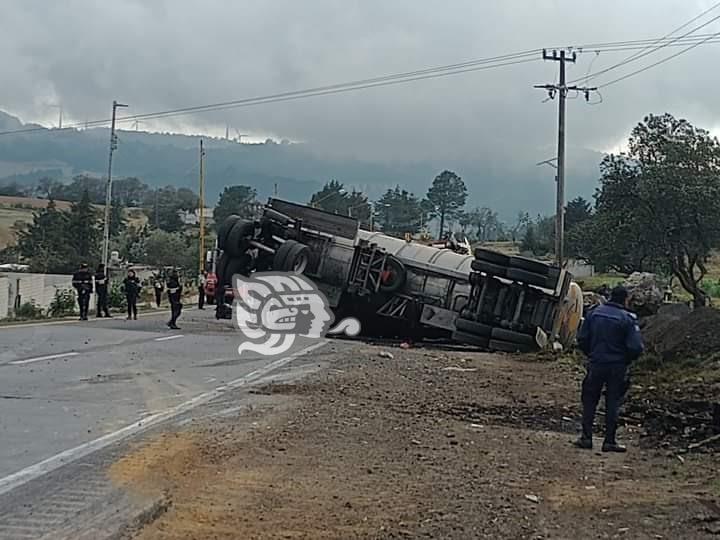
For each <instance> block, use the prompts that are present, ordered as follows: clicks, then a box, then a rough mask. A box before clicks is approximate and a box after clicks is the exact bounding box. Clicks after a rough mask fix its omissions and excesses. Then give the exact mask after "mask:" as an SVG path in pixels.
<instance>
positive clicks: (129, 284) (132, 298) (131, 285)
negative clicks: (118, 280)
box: [123, 270, 142, 321]
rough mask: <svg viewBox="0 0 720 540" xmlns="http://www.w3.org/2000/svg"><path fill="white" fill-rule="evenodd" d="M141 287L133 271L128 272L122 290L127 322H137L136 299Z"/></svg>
mask: <svg viewBox="0 0 720 540" xmlns="http://www.w3.org/2000/svg"><path fill="white" fill-rule="evenodd" d="M141 288H142V285H141V283H140V279H138V277H137V276H136V275H135V270H128V272H127V276H126V277H125V279H123V290H124V291H125V299H126V300H127V312H128V316H127V320H128V321H130V320H133V319H134V320H137V299H138V296H140V289H141Z"/></svg>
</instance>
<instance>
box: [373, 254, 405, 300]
mask: <svg viewBox="0 0 720 540" xmlns="http://www.w3.org/2000/svg"><path fill="white" fill-rule="evenodd" d="M406 279H407V271H406V270H405V265H404V264H403V263H402V262H401V261H400V260H399V259H397V258H396V257H393V256H392V255H389V256H388V257H387V258H386V259H385V269H384V270H383V273H382V277H381V278H380V290H381V291H382V292H385V293H394V292H397V291H399V290H400V289H402V288H403V285H405V280H406Z"/></svg>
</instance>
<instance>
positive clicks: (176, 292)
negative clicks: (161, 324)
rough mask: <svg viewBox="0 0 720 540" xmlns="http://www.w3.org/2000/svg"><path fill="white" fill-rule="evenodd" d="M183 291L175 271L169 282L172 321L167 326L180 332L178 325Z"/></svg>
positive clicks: (171, 274)
mask: <svg viewBox="0 0 720 540" xmlns="http://www.w3.org/2000/svg"><path fill="white" fill-rule="evenodd" d="M182 289H183V288H182V285H181V284H180V278H179V277H178V273H177V270H173V271H172V272H170V277H169V278H168V281H167V292H168V300H170V320H169V321H168V323H167V325H168V327H170V328H172V329H173V330H180V328H178V326H177V324H176V323H177V320H178V318H179V317H180V312H181V311H182V302H180V300H181V298H182Z"/></svg>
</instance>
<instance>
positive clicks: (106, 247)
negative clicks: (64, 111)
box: [102, 100, 127, 272]
mask: <svg viewBox="0 0 720 540" xmlns="http://www.w3.org/2000/svg"><path fill="white" fill-rule="evenodd" d="M118 107H127V105H123V104H122V103H118V102H117V101H114V100H113V110H112V122H111V124H110V155H109V157H108V175H107V186H106V187H105V228H104V229H103V249H102V262H103V264H104V265H105V268H106V270H105V271H106V272H107V271H108V270H109V267H108V255H109V253H110V205H111V204H112V157H113V152H114V151H115V149H116V148H117V136H116V135H115V116H116V113H117V109H118Z"/></svg>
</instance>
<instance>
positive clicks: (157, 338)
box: [155, 334, 185, 341]
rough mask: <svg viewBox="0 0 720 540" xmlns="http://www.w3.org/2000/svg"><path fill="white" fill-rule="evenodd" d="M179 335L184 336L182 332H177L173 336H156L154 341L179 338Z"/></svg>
mask: <svg viewBox="0 0 720 540" xmlns="http://www.w3.org/2000/svg"><path fill="white" fill-rule="evenodd" d="M181 337H185V336H184V335H183V334H177V335H175V336H165V337H156V338H155V341H168V340H171V339H178V338H181Z"/></svg>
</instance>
